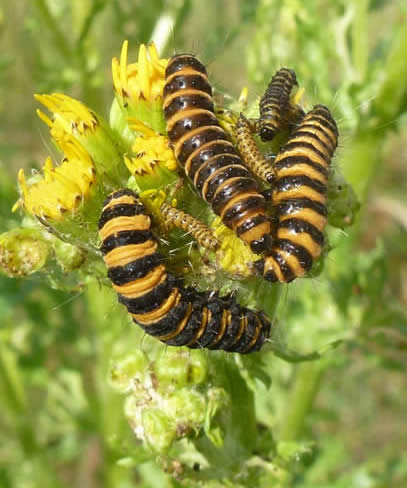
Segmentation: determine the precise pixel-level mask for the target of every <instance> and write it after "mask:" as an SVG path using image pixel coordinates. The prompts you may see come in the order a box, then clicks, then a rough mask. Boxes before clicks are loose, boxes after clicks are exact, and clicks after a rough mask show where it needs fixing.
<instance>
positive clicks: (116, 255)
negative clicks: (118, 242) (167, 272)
mask: <svg viewBox="0 0 407 488" xmlns="http://www.w3.org/2000/svg"><path fill="white" fill-rule="evenodd" d="M156 250H157V243H156V242H154V241H147V242H143V243H142V244H129V245H127V246H120V247H116V248H115V249H112V250H111V251H110V252H109V253H107V254H106V255H105V257H104V260H105V263H106V266H107V267H108V268H114V267H115V266H125V265H126V264H128V263H131V262H132V261H135V260H136V259H139V258H142V257H144V256H151V254H154V253H155V251H156Z"/></svg>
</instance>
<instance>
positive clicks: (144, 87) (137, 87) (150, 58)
mask: <svg viewBox="0 0 407 488" xmlns="http://www.w3.org/2000/svg"><path fill="white" fill-rule="evenodd" d="M127 51H128V41H124V43H123V46H122V50H121V54H120V61H119V60H118V59H117V58H113V60H112V75H113V85H114V88H115V90H116V92H117V94H118V95H119V96H120V97H121V98H123V99H125V98H127V99H129V100H130V102H137V101H138V100H140V99H141V100H147V101H149V102H152V101H154V100H156V99H157V98H161V97H162V92H163V88H164V82H165V68H166V66H167V64H168V59H160V58H159V56H158V52H157V49H156V47H155V45H154V43H151V44H149V45H148V46H147V47H146V46H145V44H141V46H140V48H139V52H138V62H137V63H132V64H127Z"/></svg>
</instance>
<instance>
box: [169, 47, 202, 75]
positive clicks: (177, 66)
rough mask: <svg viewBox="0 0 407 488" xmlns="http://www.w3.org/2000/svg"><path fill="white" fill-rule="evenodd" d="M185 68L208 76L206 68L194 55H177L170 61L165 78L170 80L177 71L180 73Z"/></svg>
mask: <svg viewBox="0 0 407 488" xmlns="http://www.w3.org/2000/svg"><path fill="white" fill-rule="evenodd" d="M184 68H191V69H194V70H196V71H199V72H200V73H203V74H204V75H206V74H207V73H206V68H205V66H204V65H203V64H202V63H201V62H200V61H199V60H198V59H197V58H196V57H195V56H194V55H193V54H189V53H181V54H176V55H175V56H173V57H172V58H171V59H170V60H169V62H168V65H167V68H166V70H165V77H166V78H168V77H169V76H170V75H172V74H173V73H175V72H176V71H180V70H182V69H184Z"/></svg>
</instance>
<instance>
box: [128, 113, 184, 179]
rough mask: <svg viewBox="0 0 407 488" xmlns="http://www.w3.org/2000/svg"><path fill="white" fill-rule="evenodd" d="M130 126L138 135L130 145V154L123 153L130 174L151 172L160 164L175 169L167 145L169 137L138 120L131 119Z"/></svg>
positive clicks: (172, 155)
mask: <svg viewBox="0 0 407 488" xmlns="http://www.w3.org/2000/svg"><path fill="white" fill-rule="evenodd" d="M130 128H131V129H132V130H134V131H135V132H137V133H138V134H139V136H138V137H137V138H136V139H135V141H134V143H133V145H132V148H131V150H132V155H125V157H124V161H125V163H126V166H127V168H128V170H129V171H130V173H131V174H132V175H142V174H144V173H153V170H154V168H155V166H157V165H159V164H161V165H162V166H164V167H165V168H167V169H168V170H170V171H175V170H176V168H177V161H176V159H175V156H174V153H173V151H172V149H171V148H170V146H169V139H168V137H166V136H161V135H159V134H157V133H156V132H154V131H153V130H152V129H150V128H149V127H147V126H146V125H145V124H143V123H142V122H140V121H138V120H133V121H132V124H131V125H130Z"/></svg>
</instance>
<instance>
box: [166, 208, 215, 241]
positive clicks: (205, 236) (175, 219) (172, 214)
mask: <svg viewBox="0 0 407 488" xmlns="http://www.w3.org/2000/svg"><path fill="white" fill-rule="evenodd" d="M160 211H161V215H162V217H163V219H164V220H165V223H166V224H170V225H173V226H174V227H177V228H179V229H182V230H184V231H185V232H187V233H189V234H191V236H192V237H193V238H194V239H195V240H196V241H197V242H198V243H199V244H200V245H201V246H202V247H205V248H206V249H213V250H215V249H216V248H217V247H219V241H218V240H217V239H216V237H215V236H214V235H213V231H212V230H211V229H210V228H209V227H208V226H207V225H205V224H204V223H203V222H200V221H199V220H198V219H196V218H195V217H193V216H192V215H190V214H187V213H185V212H183V211H182V210H179V209H177V208H175V207H172V206H171V205H168V204H167V203H163V204H162V205H161V207H160Z"/></svg>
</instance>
